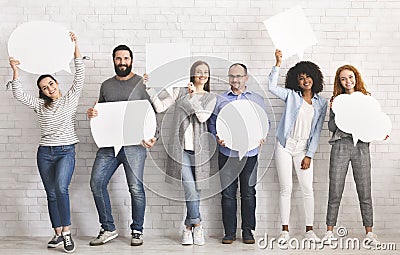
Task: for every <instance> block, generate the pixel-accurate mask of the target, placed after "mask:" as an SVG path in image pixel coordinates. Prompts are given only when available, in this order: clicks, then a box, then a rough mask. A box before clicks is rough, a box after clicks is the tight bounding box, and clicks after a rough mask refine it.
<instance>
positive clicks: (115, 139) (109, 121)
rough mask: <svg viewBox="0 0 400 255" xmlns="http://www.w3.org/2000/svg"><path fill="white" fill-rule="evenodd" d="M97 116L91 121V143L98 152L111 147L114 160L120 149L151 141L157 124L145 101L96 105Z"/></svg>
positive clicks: (148, 103) (150, 108) (147, 102)
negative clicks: (99, 149)
mask: <svg viewBox="0 0 400 255" xmlns="http://www.w3.org/2000/svg"><path fill="white" fill-rule="evenodd" d="M94 108H95V109H97V110H98V112H99V115H98V116H97V117H95V118H92V119H91V120H90V129H91V131H92V136H93V139H94V141H95V143H96V145H97V146H98V147H99V148H102V147H114V153H115V156H116V155H117V154H118V152H119V151H120V149H121V148H122V146H128V145H138V144H140V143H141V141H142V140H146V141H147V140H149V139H151V138H153V137H154V135H155V132H156V128H157V121H156V114H155V113H154V110H153V107H152V106H151V104H150V102H149V101H147V100H134V101H121V102H108V103H98V104H96V106H95V107H94Z"/></svg>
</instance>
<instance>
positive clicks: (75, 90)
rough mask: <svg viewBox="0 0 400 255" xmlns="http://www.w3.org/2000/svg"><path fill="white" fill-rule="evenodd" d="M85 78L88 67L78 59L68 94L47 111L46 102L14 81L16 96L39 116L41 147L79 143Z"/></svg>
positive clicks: (13, 88)
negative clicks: (78, 123)
mask: <svg viewBox="0 0 400 255" xmlns="http://www.w3.org/2000/svg"><path fill="white" fill-rule="evenodd" d="M84 78H85V66H84V64H83V60H82V58H77V59H75V77H74V81H73V84H72V86H71V88H70V89H69V91H68V92H67V93H66V94H65V95H64V96H62V97H60V98H59V99H57V100H55V101H53V103H52V104H51V105H50V106H49V107H48V108H46V107H45V106H44V100H43V99H41V98H37V97H33V96H31V95H28V94H26V93H25V92H24V91H23V89H22V85H21V81H20V80H19V79H17V80H13V81H12V83H11V85H12V92H13V95H14V97H15V98H16V99H17V100H18V101H20V102H21V103H23V104H24V105H26V106H28V107H30V108H32V109H33V110H34V111H35V112H36V114H37V116H38V121H39V127H40V142H39V145H42V146H59V145H70V144H75V143H78V142H79V140H78V136H77V135H76V133H75V120H76V110H77V107H78V99H79V97H80V95H81V92H82V88H83V83H84Z"/></svg>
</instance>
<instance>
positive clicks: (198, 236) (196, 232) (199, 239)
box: [193, 226, 205, 245]
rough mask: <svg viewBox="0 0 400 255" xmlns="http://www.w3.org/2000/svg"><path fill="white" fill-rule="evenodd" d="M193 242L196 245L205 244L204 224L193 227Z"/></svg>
mask: <svg viewBox="0 0 400 255" xmlns="http://www.w3.org/2000/svg"><path fill="white" fill-rule="evenodd" d="M193 243H194V244H195V245H204V244H205V240H204V231H203V227H202V226H197V227H194V229H193Z"/></svg>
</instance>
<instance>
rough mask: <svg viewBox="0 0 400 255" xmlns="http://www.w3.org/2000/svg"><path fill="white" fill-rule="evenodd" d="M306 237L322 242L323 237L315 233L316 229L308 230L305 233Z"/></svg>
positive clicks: (312, 240)
mask: <svg viewBox="0 0 400 255" xmlns="http://www.w3.org/2000/svg"><path fill="white" fill-rule="evenodd" d="M304 238H305V239H306V240H310V241H311V242H315V243H320V242H321V239H320V238H319V237H318V236H317V235H316V234H315V232H314V231H312V230H308V231H307V232H306V233H305V234H304Z"/></svg>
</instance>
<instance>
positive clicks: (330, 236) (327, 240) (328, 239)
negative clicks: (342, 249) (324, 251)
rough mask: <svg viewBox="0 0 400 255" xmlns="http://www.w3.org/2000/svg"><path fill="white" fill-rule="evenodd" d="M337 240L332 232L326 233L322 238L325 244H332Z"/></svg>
mask: <svg viewBox="0 0 400 255" xmlns="http://www.w3.org/2000/svg"><path fill="white" fill-rule="evenodd" d="M333 239H335V235H334V234H333V232H332V231H330V230H329V231H326V233H325V235H324V237H322V242H323V244H328V245H329V244H331V243H332V240H333Z"/></svg>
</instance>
